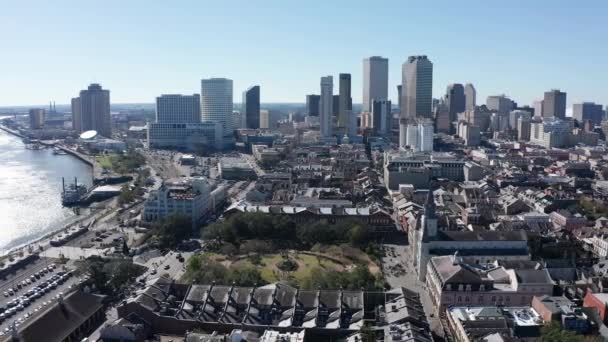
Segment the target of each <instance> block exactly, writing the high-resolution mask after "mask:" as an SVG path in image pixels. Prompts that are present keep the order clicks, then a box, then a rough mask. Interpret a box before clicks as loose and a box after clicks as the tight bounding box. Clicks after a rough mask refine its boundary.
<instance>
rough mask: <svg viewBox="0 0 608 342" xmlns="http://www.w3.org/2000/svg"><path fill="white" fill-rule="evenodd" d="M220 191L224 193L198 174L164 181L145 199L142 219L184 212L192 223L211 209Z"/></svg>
mask: <svg viewBox="0 0 608 342" xmlns="http://www.w3.org/2000/svg"><path fill="white" fill-rule="evenodd" d="M222 189H223V190H222ZM216 190H217V191H216ZM214 191H215V194H214V195H213V196H212V192H214ZM222 191H223V192H224V193H225V191H226V190H225V188H224V187H221V188H219V187H217V188H216V186H215V185H213V184H211V183H209V182H208V181H207V179H205V178H202V177H193V178H189V179H177V180H168V181H165V182H164V183H163V184H162V185H161V187H160V188H159V189H158V190H154V191H151V192H150V195H149V197H148V199H146V202H145V204H144V211H143V220H144V221H145V222H149V223H151V222H154V221H156V220H161V219H163V218H166V217H168V216H171V215H185V216H188V217H190V218H192V223H193V224H195V223H197V222H200V221H201V220H202V219H203V218H205V217H206V216H207V215H209V214H210V213H211V212H213V211H214V209H215V207H216V206H217V203H218V201H219V200H221V198H222ZM223 198H225V194H224V195H223Z"/></svg>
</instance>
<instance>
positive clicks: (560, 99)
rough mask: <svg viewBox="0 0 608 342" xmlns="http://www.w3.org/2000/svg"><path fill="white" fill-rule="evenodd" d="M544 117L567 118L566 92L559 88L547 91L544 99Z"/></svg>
mask: <svg viewBox="0 0 608 342" xmlns="http://www.w3.org/2000/svg"><path fill="white" fill-rule="evenodd" d="M543 117H544V118H550V117H556V118H558V119H562V120H563V119H565V118H566V93H565V92H562V91H560V90H559V89H552V90H550V91H547V92H545V98H544V99H543Z"/></svg>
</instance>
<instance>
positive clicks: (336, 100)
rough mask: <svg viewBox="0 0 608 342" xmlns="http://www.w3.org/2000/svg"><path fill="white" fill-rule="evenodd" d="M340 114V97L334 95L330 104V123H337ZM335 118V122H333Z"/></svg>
mask: <svg viewBox="0 0 608 342" xmlns="http://www.w3.org/2000/svg"><path fill="white" fill-rule="evenodd" d="M339 113H340V95H334V97H333V102H332V113H331V114H332V123H333V122H334V121H338V115H339ZM334 118H335V120H334Z"/></svg>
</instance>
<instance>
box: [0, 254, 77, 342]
mask: <svg viewBox="0 0 608 342" xmlns="http://www.w3.org/2000/svg"><path fill="white" fill-rule="evenodd" d="M54 261H55V260H52V259H48V258H42V259H40V260H37V261H36V262H33V263H31V264H28V265H27V266H26V267H25V269H22V270H20V272H18V274H17V275H9V276H7V277H6V279H3V280H2V281H1V285H0V335H4V334H7V333H9V331H10V327H11V325H12V324H13V323H14V324H15V325H16V326H19V325H21V324H23V322H25V321H26V320H29V319H31V318H32V317H35V316H36V315H38V314H39V313H40V312H43V311H44V310H45V309H46V308H47V307H49V306H50V305H51V304H52V303H54V302H56V301H57V299H58V298H59V296H61V295H62V294H65V293H67V292H68V291H69V290H70V289H71V288H72V287H73V286H74V284H75V283H77V282H78V281H79V280H78V279H77V277H75V276H73V274H72V270H70V269H68V268H65V267H63V266H62V265H57V264H55V263H54Z"/></svg>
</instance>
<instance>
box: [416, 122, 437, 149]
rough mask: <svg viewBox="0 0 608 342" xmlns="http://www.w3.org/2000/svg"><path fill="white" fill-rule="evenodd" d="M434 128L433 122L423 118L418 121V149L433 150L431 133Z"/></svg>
mask: <svg viewBox="0 0 608 342" xmlns="http://www.w3.org/2000/svg"><path fill="white" fill-rule="evenodd" d="M434 131H435V129H434V127H433V122H432V121H430V120H424V121H420V122H418V151H421V152H432V151H433V133H434Z"/></svg>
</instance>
